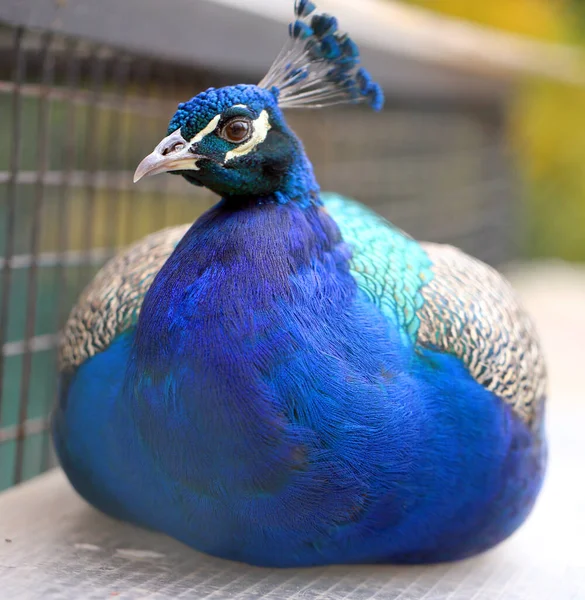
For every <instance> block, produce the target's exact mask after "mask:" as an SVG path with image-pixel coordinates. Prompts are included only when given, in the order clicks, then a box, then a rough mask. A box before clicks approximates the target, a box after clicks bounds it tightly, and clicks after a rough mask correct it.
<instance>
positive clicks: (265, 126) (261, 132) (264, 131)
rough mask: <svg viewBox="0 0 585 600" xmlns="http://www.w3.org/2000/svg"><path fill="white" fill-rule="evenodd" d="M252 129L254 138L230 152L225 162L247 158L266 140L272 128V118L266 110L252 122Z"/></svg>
mask: <svg viewBox="0 0 585 600" xmlns="http://www.w3.org/2000/svg"><path fill="white" fill-rule="evenodd" d="M252 127H253V132H252V137H251V138H250V139H249V140H248V141H247V142H245V143H243V144H241V145H240V146H237V147H236V148H234V149H233V150H230V151H229V152H228V153H227V154H226V155H225V162H228V161H230V160H233V159H234V158H238V157H241V156H246V154H249V153H250V152H252V150H254V148H256V146H257V145H258V144H261V143H262V142H263V141H264V140H265V139H266V136H267V135H268V132H269V131H270V128H271V126H270V117H269V116H268V113H267V112H266V111H265V110H263V111H262V112H261V113H260V116H259V117H258V118H257V119H256V120H255V121H252Z"/></svg>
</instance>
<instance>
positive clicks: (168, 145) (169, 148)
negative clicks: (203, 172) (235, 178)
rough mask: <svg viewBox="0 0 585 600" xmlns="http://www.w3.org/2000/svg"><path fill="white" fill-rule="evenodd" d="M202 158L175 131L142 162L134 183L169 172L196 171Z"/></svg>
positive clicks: (178, 131)
mask: <svg viewBox="0 0 585 600" xmlns="http://www.w3.org/2000/svg"><path fill="white" fill-rule="evenodd" d="M200 158H203V157H202V156H201V155H199V154H194V153H193V152H192V151H191V145H190V144H189V142H187V141H186V140H185V139H184V138H183V136H182V135H181V131H180V130H179V129H177V130H176V131H174V132H173V133H171V135H168V136H167V137H166V138H164V140H162V141H161V142H160V143H159V144H158V146H157V147H156V148H155V149H154V150H153V151H152V152H151V153H150V154H149V155H148V156H147V157H146V158H144V159H143V160H142V162H141V163H140V164H139V165H138V167H137V168H136V171H135V172H134V183H136V182H137V181H139V180H140V179H142V178H143V177H148V176H149V175H157V174H158V173H167V172H169V171H189V170H190V171H193V170H195V171H198V170H199V167H198V166H197V160H198V159H200Z"/></svg>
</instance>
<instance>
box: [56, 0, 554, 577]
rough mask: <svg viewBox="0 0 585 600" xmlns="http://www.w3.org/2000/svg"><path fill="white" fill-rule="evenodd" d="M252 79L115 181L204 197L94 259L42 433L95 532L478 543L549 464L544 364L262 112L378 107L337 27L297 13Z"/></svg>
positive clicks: (457, 555)
mask: <svg viewBox="0 0 585 600" xmlns="http://www.w3.org/2000/svg"><path fill="white" fill-rule="evenodd" d="M288 33H289V35H288V38H287V42H286V44H285V45H284V48H283V50H282V51H281V52H280V54H279V55H278V57H277V58H276V60H275V62H274V63H273V64H272V66H271V67H270V69H269V71H268V73H267V74H266V76H265V77H264V78H263V79H262V81H261V82H260V83H259V84H258V85H235V86H230V87H223V88H220V89H214V88H210V89H208V90H206V91H204V92H202V93H200V94H198V95H197V96H195V97H194V98H192V99H190V100H189V101H187V102H184V103H181V104H179V106H178V109H177V111H176V113H175V114H174V116H173V117H172V119H171V121H170V124H169V127H168V131H167V135H166V137H164V139H163V140H162V141H161V142H160V143H159V144H158V145H157V146H156V148H155V149H154V151H153V152H152V153H151V154H150V155H148V156H147V157H146V158H145V159H144V160H143V161H142V162H141V163H140V165H139V166H138V168H137V170H136V173H135V178H134V179H135V181H138V180H139V179H141V178H142V177H144V176H146V175H154V174H157V173H163V172H169V173H172V174H174V175H179V176H182V177H183V178H184V179H186V180H187V181H188V182H189V183H191V184H193V185H195V186H204V187H206V188H208V189H209V190H211V191H212V192H214V193H215V194H217V196H219V199H218V202H217V204H215V206H213V207H212V208H211V209H210V210H208V211H207V212H205V213H204V214H203V215H202V216H200V217H199V218H198V219H197V220H196V221H195V222H194V223H193V224H189V225H185V226H180V227H172V228H167V229H164V230H162V231H159V232H157V233H154V234H152V235H149V236H147V237H145V238H144V239H142V240H141V241H139V242H137V243H135V244H134V245H132V246H131V247H130V248H128V249H127V250H125V251H123V252H122V253H121V254H119V255H118V256H116V257H114V258H113V259H112V260H111V261H110V262H109V263H107V264H106V265H105V266H104V267H103V269H102V270H101V271H100V272H99V273H98V274H97V276H96V277H95V278H94V279H93V281H92V282H91V283H90V284H89V285H88V287H87V288H86V289H85V290H84V292H83V293H82V295H81V297H80V298H79V300H78V302H77V304H76V306H75V307H74V308H73V310H72V312H71V314H70V316H69V319H68V321H67V323H66V325H65V327H64V330H63V334H62V341H61V345H60V351H59V362H60V367H59V368H60V392H59V400H58V402H57V406H56V408H55V410H54V413H53V417H52V433H53V439H54V443H55V447H56V451H57V455H58V458H59V461H60V463H61V465H62V467H63V469H64V471H65V473H66V474H67V476H68V478H69V480H70V482H71V484H72V485H73V487H74V488H75V490H76V491H77V492H78V493H79V494H80V495H81V496H82V497H83V498H84V499H85V500H86V501H88V502H89V503H90V504H92V505H93V506H94V507H96V508H97V509H99V510H100V511H102V512H104V513H106V514H107V515H109V516H111V517H113V518H115V519H119V520H124V521H128V522H131V523H134V524H136V525H139V526H142V527H145V528H149V529H153V530H157V531H160V532H164V533H166V534H168V535H169V536H172V537H174V538H176V539H178V540H180V541H181V542H183V543H184V544H186V545H187V546H190V547H192V548H194V549H196V550H199V551H202V552H205V553H208V554H210V555H214V556H217V557H221V558H225V559H230V560H236V561H242V562H246V563H249V564H253V565H258V566H265V567H302V566H312V565H326V564H332V563H338V564H339V563H345V564H349V563H396V564H409V563H410V564H412V563H430V562H440V561H452V560H457V559H462V558H465V557H468V556H471V555H474V554H477V553H480V552H482V551H485V550H486V549H488V548H491V547H493V546H494V545H496V544H498V543H499V542H501V541H502V540H504V539H505V538H507V537H508V536H509V535H510V534H512V532H514V531H515V530H516V529H517V528H518V527H519V526H520V525H521V524H522V523H523V522H524V520H525V519H526V518H527V516H528V515H529V513H530V512H531V510H532V507H533V505H534V503H535V501H536V498H537V496H538V494H539V491H540V488H541V485H542V481H543V477H544V472H545V465H546V454H547V450H546V438H545V429H544V404H545V398H546V395H547V390H546V368H545V364H544V361H543V357H542V353H541V349H540V345H539V341H538V337H537V334H536V332H535V328H534V326H533V324H532V322H531V320H530V318H529V317H528V316H527V314H526V313H525V311H524V309H523V308H522V306H521V304H520V302H519V300H518V299H517V297H516V295H515V293H514V291H513V290H512V289H511V286H510V285H509V284H508V283H507V282H506V281H505V280H504V279H503V278H502V277H501V276H500V275H499V274H498V273H497V272H496V271H495V270H493V269H492V268H491V267H489V266H487V265H485V264H483V263H481V262H479V261H478V260H475V259H474V258H471V257H469V256H467V255H466V254H464V253H463V252H461V251H460V250H458V249H456V248H453V247H450V246H446V245H439V244H434V243H421V242H418V241H416V240H414V239H413V238H411V237H409V236H408V235H407V234H406V233H404V232H403V231H401V230H400V229H398V228H397V227H394V226H393V225H392V224H391V223H389V222H387V221H386V220H384V219H383V218H381V217H380V216H378V215H377V214H376V213H375V212H373V211H372V210H370V209H369V208H367V207H366V206H364V205H362V204H360V203H359V202H357V201H355V200H353V199H350V198H346V197H344V196H342V195H339V194H336V193H322V192H321V191H320V189H319V184H318V183H317V181H316V178H315V175H314V172H313V168H312V166H311V163H310V161H309V159H308V157H307V154H306V153H305V150H304V148H303V145H302V143H301V141H300V140H299V138H298V137H297V136H296V135H295V134H294V133H293V131H292V130H291V129H290V128H289V126H288V125H287V122H286V120H285V117H284V116H283V112H282V111H283V109H288V108H326V107H330V106H332V105H336V104H341V103H350V104H359V103H363V104H366V105H367V106H369V107H371V108H372V109H374V110H380V109H381V108H382V107H383V104H384V96H383V92H382V89H381V87H380V86H379V85H378V84H377V83H375V82H374V81H373V80H372V77H371V76H370V74H369V73H368V72H367V71H366V70H365V69H364V68H363V67H361V66H360V53H359V50H358V47H357V45H356V43H355V42H354V41H353V40H352V38H351V37H349V35H348V34H346V33H344V32H342V31H341V30H340V28H339V26H338V22H337V20H336V18H335V17H333V16H330V15H328V14H325V13H320V12H319V11H318V10H317V8H316V6H315V5H314V3H313V2H311V1H309V0H296V2H295V5H294V19H293V22H292V24H291V25H290V26H289V32H288Z"/></svg>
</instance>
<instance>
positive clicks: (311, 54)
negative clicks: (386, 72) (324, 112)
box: [258, 0, 384, 110]
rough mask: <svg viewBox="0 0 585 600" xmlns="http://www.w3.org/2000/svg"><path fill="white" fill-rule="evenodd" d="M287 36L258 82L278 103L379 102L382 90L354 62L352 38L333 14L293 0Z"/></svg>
mask: <svg viewBox="0 0 585 600" xmlns="http://www.w3.org/2000/svg"><path fill="white" fill-rule="evenodd" d="M295 17H296V19H295V21H294V22H293V23H291V24H290V25H289V38H288V40H287V42H286V44H285V45H284V47H283V48H282V50H281V51H280V53H279V55H278V56H277V57H276V60H275V61H274V62H273V63H272V66H271V67H270V69H269V70H268V73H267V74H266V76H265V77H264V78H263V79H262V81H261V82H260V83H259V84H258V86H259V87H262V88H265V89H269V90H275V91H276V92H277V93H276V95H277V96H278V104H279V105H280V107H281V108H322V107H324V106H331V105H333V104H346V103H350V104H356V103H360V102H366V103H367V104H369V105H370V106H371V107H372V108H373V109H374V110H380V109H381V108H382V106H383V105H384V93H383V92H382V88H381V87H380V85H379V84H377V83H375V82H374V81H372V78H371V76H370V74H369V73H368V72H367V71H366V69H364V68H363V67H360V52H359V48H358V46H357V44H356V43H355V42H354V41H353V40H352V39H351V38H350V37H349V35H348V34H347V33H344V32H342V31H339V28H338V24H337V19H336V18H335V17H333V16H331V15H328V14H325V13H323V14H319V13H317V12H316V7H315V4H314V3H313V2H311V1H310V0H296V2H295Z"/></svg>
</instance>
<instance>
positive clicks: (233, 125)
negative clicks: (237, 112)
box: [221, 117, 252, 144]
mask: <svg viewBox="0 0 585 600" xmlns="http://www.w3.org/2000/svg"><path fill="white" fill-rule="evenodd" d="M251 131H252V123H251V121H250V120H248V119H245V118H243V117H236V118H234V119H232V120H231V121H228V122H227V123H226V124H225V125H224V126H223V128H222V130H221V136H222V137H223V138H224V139H225V140H227V141H228V142H233V143H234V144H239V143H241V142H243V141H245V140H247V139H248V138H249V137H250V133H251Z"/></svg>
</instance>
